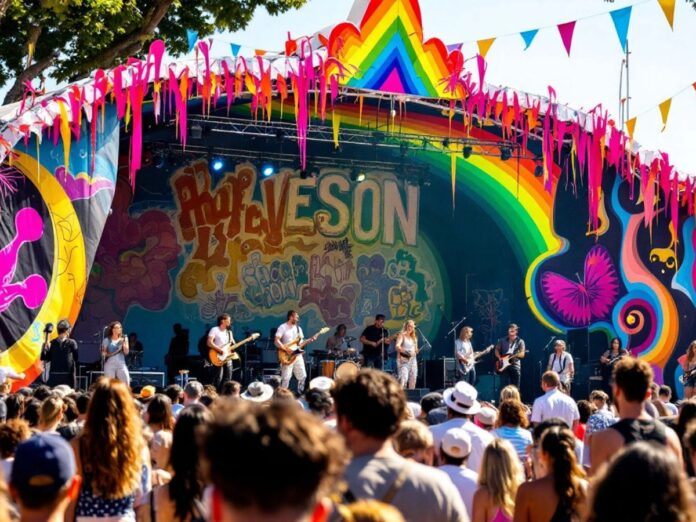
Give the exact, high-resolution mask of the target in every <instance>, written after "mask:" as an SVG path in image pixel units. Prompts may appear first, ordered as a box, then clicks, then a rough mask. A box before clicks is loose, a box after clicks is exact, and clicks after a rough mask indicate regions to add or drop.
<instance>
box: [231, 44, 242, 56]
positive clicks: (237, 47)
mask: <svg viewBox="0 0 696 522" xmlns="http://www.w3.org/2000/svg"><path fill="white" fill-rule="evenodd" d="M230 47H232V56H235V57H236V56H237V55H238V54H239V51H240V50H241V49H242V46H241V45H237V44H230Z"/></svg>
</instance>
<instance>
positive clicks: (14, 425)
mask: <svg viewBox="0 0 696 522" xmlns="http://www.w3.org/2000/svg"><path fill="white" fill-rule="evenodd" d="M29 437H31V429H29V424H28V423H27V421H25V420H22V419H11V420H8V421H7V422H5V423H3V424H0V458H3V459H8V458H10V457H12V456H14V454H15V451H16V450H17V446H19V444H20V442H23V441H25V440H27V439H28V438H29ZM5 480H6V481H8V482H9V480H10V477H5Z"/></svg>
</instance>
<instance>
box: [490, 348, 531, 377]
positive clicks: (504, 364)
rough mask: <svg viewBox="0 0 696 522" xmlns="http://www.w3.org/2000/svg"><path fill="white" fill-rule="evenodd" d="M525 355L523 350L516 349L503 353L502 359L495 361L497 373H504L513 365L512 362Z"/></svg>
mask: <svg viewBox="0 0 696 522" xmlns="http://www.w3.org/2000/svg"><path fill="white" fill-rule="evenodd" d="M523 357H524V354H523V353H522V350H516V351H515V352H514V353H511V354H507V355H501V356H500V359H498V360H497V361H495V371H496V373H503V372H504V371H505V370H507V369H508V368H509V367H510V366H512V363H514V362H515V361H516V360H517V359H522V358H523Z"/></svg>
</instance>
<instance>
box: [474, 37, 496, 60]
mask: <svg viewBox="0 0 696 522" xmlns="http://www.w3.org/2000/svg"><path fill="white" fill-rule="evenodd" d="M493 42H495V38H486V39H485V40H478V41H477V42H476V43H477V44H478V48H479V54H480V55H481V56H483V57H484V58H485V57H486V54H487V53H488V50H489V49H490V48H491V45H493Z"/></svg>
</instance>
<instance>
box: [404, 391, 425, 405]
mask: <svg viewBox="0 0 696 522" xmlns="http://www.w3.org/2000/svg"><path fill="white" fill-rule="evenodd" d="M427 393H430V388H414V389H413V390H406V399H407V400H408V401H409V402H417V403H418V404H420V401H421V399H422V398H423V396H424V395H425V394H427Z"/></svg>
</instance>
